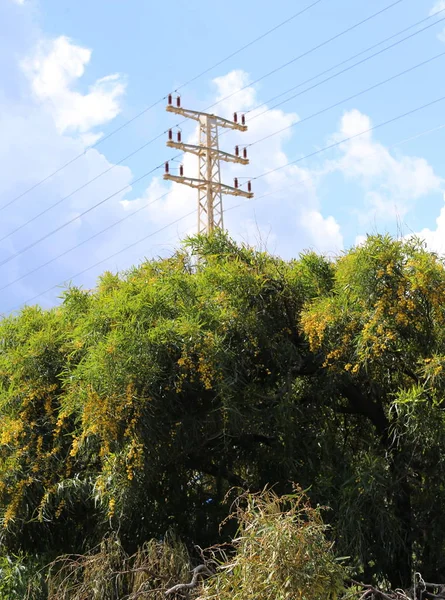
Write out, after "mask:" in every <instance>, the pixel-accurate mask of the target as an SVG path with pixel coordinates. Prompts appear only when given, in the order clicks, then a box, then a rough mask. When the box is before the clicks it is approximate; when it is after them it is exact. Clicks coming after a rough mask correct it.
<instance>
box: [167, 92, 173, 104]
mask: <svg viewBox="0 0 445 600" xmlns="http://www.w3.org/2000/svg"><path fill="white" fill-rule="evenodd" d="M168 103H169V104H170V105H171V104H172V103H173V98H172V95H171V94H169V95H168Z"/></svg>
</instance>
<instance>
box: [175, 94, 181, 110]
mask: <svg viewBox="0 0 445 600" xmlns="http://www.w3.org/2000/svg"><path fill="white" fill-rule="evenodd" d="M176 106H177V107H178V108H181V96H178V97H177V98H176Z"/></svg>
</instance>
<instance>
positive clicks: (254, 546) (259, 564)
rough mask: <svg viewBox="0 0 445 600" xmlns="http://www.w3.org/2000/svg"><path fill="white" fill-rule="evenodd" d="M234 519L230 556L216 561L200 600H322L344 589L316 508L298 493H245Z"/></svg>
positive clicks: (324, 528)
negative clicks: (235, 524) (215, 571)
mask: <svg viewBox="0 0 445 600" xmlns="http://www.w3.org/2000/svg"><path fill="white" fill-rule="evenodd" d="M232 517H233V518H236V520H237V522H238V531H237V534H236V538H235V540H234V542H233V545H234V553H233V554H231V555H230V556H224V559H223V560H222V561H220V564H219V567H218V571H217V574H216V575H215V576H214V577H211V578H210V579H209V580H207V581H206V582H205V584H204V588H203V592H202V593H201V595H200V597H199V598H200V600H204V599H210V598H218V599H219V600H256V599H257V598H263V599H264V600H285V599H286V600H294V599H295V600H326V599H329V598H331V599H334V598H337V597H338V595H339V594H340V593H341V592H342V591H343V590H344V582H345V579H346V571H345V570H344V569H343V567H342V566H341V563H340V562H339V561H338V560H335V557H334V554H333V551H332V544H331V543H329V542H328V541H327V540H326V538H325V532H326V526H325V525H324V524H323V521H322V518H321V515H320V509H314V508H312V507H311V506H310V504H309V502H308V500H307V498H306V497H305V495H304V494H303V493H302V492H301V491H300V490H298V489H296V490H295V493H294V494H291V495H290V494H289V495H287V496H281V497H279V496H277V495H276V494H275V493H274V492H272V491H270V490H265V491H263V492H261V493H258V494H245V495H244V496H242V497H241V498H239V499H238V501H237V503H236V512H235V514H234V515H232Z"/></svg>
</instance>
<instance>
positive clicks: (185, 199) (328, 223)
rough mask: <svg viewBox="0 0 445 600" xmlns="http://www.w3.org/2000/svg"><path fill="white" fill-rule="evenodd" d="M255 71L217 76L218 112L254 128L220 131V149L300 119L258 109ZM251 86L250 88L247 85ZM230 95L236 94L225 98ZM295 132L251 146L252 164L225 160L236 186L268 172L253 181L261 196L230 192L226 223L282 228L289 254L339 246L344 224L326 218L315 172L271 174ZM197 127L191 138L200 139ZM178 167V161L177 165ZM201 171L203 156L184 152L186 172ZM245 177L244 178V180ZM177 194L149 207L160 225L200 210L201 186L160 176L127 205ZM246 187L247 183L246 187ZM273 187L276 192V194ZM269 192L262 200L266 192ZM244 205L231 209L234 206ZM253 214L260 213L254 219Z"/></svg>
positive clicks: (248, 231)
mask: <svg viewBox="0 0 445 600" xmlns="http://www.w3.org/2000/svg"><path fill="white" fill-rule="evenodd" d="M248 82H249V76H248V74H247V73H245V72H244V71H241V70H236V71H231V72H230V73H228V74H227V75H225V76H221V77H217V78H216V79H214V80H213V85H214V86H215V88H216V101H220V100H221V99H222V102H220V103H219V104H218V106H217V107H215V108H212V109H211V110H212V111H215V112H216V113H217V114H219V115H221V116H224V117H227V118H232V115H233V113H234V112H238V113H239V114H241V113H243V112H246V111H251V112H249V113H248V114H247V125H248V128H249V129H248V132H246V133H240V132H232V131H230V130H225V131H221V132H220V148H221V150H226V151H228V152H233V148H234V146H235V145H240V146H243V145H245V144H249V143H251V142H253V141H255V140H258V139H260V138H263V137H265V136H267V135H268V134H269V133H272V132H275V131H277V130H281V129H284V128H286V127H288V126H289V125H291V124H292V123H295V122H296V121H297V120H298V115H296V114H295V113H285V112H283V111H281V110H272V111H270V112H268V113H267V115H266V114H265V115H262V114H261V113H262V112H263V111H264V110H265V108H266V107H264V106H263V107H262V108H261V109H259V110H254V109H253V108H254V106H255V105H257V104H258V98H257V92H256V90H255V88H253V87H252V86H248ZM246 86H247V87H246ZM243 87H246V89H244V90H243V91H242V92H241V93H237V94H234V95H232V94H233V92H235V91H236V90H239V89H241V88H243ZM226 96H231V97H230V98H228V99H227V100H224V98H225V97H226ZM291 135H292V132H291V131H290V130H289V129H287V130H285V131H283V132H282V133H280V134H279V135H275V136H274V137H272V138H270V139H269V140H267V142H265V143H264V144H257V145H254V146H252V147H251V148H249V158H250V161H251V164H250V165H249V166H240V165H233V164H226V163H222V164H221V166H222V181H223V182H225V183H227V184H229V185H233V178H234V177H238V178H239V179H240V181H241V182H245V181H246V180H247V179H248V178H254V177H256V176H258V175H261V176H262V177H261V178H260V179H258V180H256V179H254V180H253V191H254V193H255V197H256V198H258V200H256V199H254V200H251V201H246V200H243V199H242V198H238V197H235V198H234V197H230V196H226V197H225V198H224V200H223V201H224V207H225V209H226V210H225V215H224V219H225V222H224V224H225V227H226V228H227V229H228V230H229V231H230V233H231V234H232V235H233V236H234V237H236V238H237V239H240V240H245V239H246V236H247V238H249V239H252V222H253V221H254V222H255V228H256V229H258V230H259V231H262V232H265V231H269V230H270V229H273V230H274V231H280V235H279V243H278V242H277V247H278V250H279V251H280V253H281V254H283V255H288V256H295V255H296V254H298V252H299V251H300V250H302V249H303V248H305V247H314V248H319V249H320V250H322V251H333V252H335V251H337V250H338V249H341V248H342V247H343V239H342V236H341V233H340V228H339V226H338V224H337V223H336V222H335V219H334V218H333V217H327V218H325V217H324V216H323V215H322V213H321V212H320V207H319V203H318V199H317V194H316V184H315V181H314V179H313V176H312V174H311V172H310V171H308V170H306V169H302V168H300V167H297V166H295V165H294V166H292V165H290V166H287V167H284V168H280V170H279V171H276V172H275V173H271V174H267V175H265V176H263V174H266V173H267V172H268V171H270V170H273V169H275V168H277V167H282V166H283V165H285V164H286V163H287V162H288V161H289V157H288V156H287V155H286V152H285V151H284V147H283V146H284V143H285V142H286V141H287V140H288V139H289V138H290V137H291ZM196 137H197V132H196V130H195V131H194V132H193V133H192V134H191V136H190V138H189V139H188V140H187V141H188V142H190V143H194V142H195V143H196ZM171 167H172V168H173V169H175V163H172V164H171ZM197 171H198V165H197V159H196V157H194V156H193V155H190V154H188V155H186V156H185V157H184V174H185V175H186V176H187V175H188V176H191V177H196V176H197ZM242 178H244V179H242ZM169 189H170V190H171V193H170V194H169V195H168V197H167V198H165V199H164V200H162V202H159V203H156V204H153V206H152V207H150V208H149V209H148V211H149V213H150V218H151V219H152V221H153V222H154V223H156V224H157V225H158V226H162V224H164V223H167V222H169V221H171V220H174V219H175V218H177V217H178V216H179V215H181V214H185V213H187V212H188V211H190V210H194V209H195V207H196V205H197V192H196V190H194V189H192V188H189V187H187V186H184V185H180V184H176V183H173V184H172V185H171V186H170V185H166V184H165V183H164V182H162V181H161V180H160V179H159V178H155V179H154V180H153V181H152V183H151V185H150V186H149V188H148V189H147V191H146V194H144V196H143V197H142V198H140V199H139V200H138V201H136V203H134V202H131V203H126V208H127V209H129V208H130V209H132V208H134V207H135V206H141V205H142V204H143V203H146V202H147V201H148V202H151V201H153V200H154V199H155V198H157V197H159V196H160V195H162V194H163V193H165V192H167V191H168V190H169ZM244 189H245V188H244ZM271 192H273V193H271ZM263 195H264V196H265V197H264V199H262V198H261V197H262V196H263ZM239 204H241V205H242V206H241V207H239V208H237V209H236V210H231V207H233V206H234V205H239ZM252 214H254V215H255V217H254V219H253V218H252ZM184 227H185V230H186V231H187V232H188V233H193V232H194V231H196V214H194V215H193V216H191V217H189V218H188V220H186V221H185V223H184Z"/></svg>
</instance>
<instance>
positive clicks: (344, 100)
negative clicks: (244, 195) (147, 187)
mask: <svg viewBox="0 0 445 600" xmlns="http://www.w3.org/2000/svg"><path fill="white" fill-rule="evenodd" d="M442 56H445V51H444V52H441V53H439V54H437V55H435V56H432V57H430V58H429V59H427V60H424V61H422V62H420V63H418V64H416V65H414V66H412V67H409V68H408V69H405V70H404V71H401V72H400V73H396V74H395V75H392V76H391V77H389V78H387V79H385V80H383V81H380V82H378V83H376V84H374V85H372V86H370V87H368V88H366V89H365V90H361V91H360V92H357V93H356V94H353V95H352V96H348V97H347V98H346V99H343V100H340V101H339V102H336V103H334V104H332V105H330V106H328V107H326V108H324V109H322V110H319V111H317V112H316V113H313V114H311V115H308V116H307V117H305V118H303V119H301V120H300V121H297V122H296V123H293V124H291V125H289V126H287V127H283V128H281V129H279V130H278V131H275V132H272V133H270V134H268V135H267V136H264V137H263V138H261V139H259V140H256V141H255V142H252V143H250V144H248V147H251V146H254V145H256V144H259V143H262V142H264V141H266V140H268V139H270V138H271V137H273V136H275V135H278V134H279V133H281V132H283V131H285V130H287V129H290V128H292V127H294V126H296V125H299V124H300V123H303V122H305V121H308V120H309V119H312V118H315V117H317V116H319V115H321V114H323V113H325V112H327V111H329V110H331V109H333V108H335V107H337V106H340V105H341V104H344V103H345V102H347V101H349V100H351V99H353V98H357V97H358V96H361V95H363V94H365V93H366V92H369V91H371V90H374V89H376V88H378V87H380V86H382V85H384V84H386V83H388V82H390V81H394V80H395V79H397V78H398V77H401V76H402V75H405V74H406V73H410V72H411V71H414V70H415V69H418V68H420V67H422V66H424V65H426V64H429V63H431V62H432V61H434V60H436V59H438V58H440V57H442ZM178 156H179V155H176V156H174V157H173V158H172V159H170V160H174V159H176V158H177V157H178ZM301 160H303V159H301ZM163 165H164V163H161V164H160V165H158V166H156V167H155V168H154V169H152V170H151V171H148V172H147V173H145V174H144V175H142V177H139V178H138V179H136V180H134V181H133V182H132V183H131V184H128V185H127V186H125V187H124V188H122V189H120V190H119V191H117V192H115V193H114V194H111V195H110V196H107V198H105V199H103V200H101V201H100V202H98V203H96V204H95V205H93V206H91V207H90V208H88V209H87V210H85V211H83V212H82V213H80V214H79V215H76V216H75V217H72V218H71V219H69V220H68V221H65V223H63V224H62V225H59V226H58V227H56V228H55V229H53V230H52V231H50V232H48V233H46V234H45V235H43V236H42V237H40V238H38V239H37V240H35V241H33V242H31V243H30V244H28V245H27V246H25V247H24V248H22V249H21V250H18V251H17V252H15V253H13V254H12V255H10V256H8V257H7V258H5V259H3V260H2V261H0V267H2V266H3V265H5V264H7V263H8V262H10V261H11V260H13V259H14V258H17V257H18V256H20V255H21V254H23V253H24V252H26V251H28V250H30V249H31V248H34V247H35V246H37V244H39V243H40V242H42V241H44V240H46V239H48V238H49V237H50V236H52V235H54V234H55V233H58V232H59V231H60V230H61V229H63V228H65V227H67V226H68V225H70V224H71V223H73V222H74V221H76V220H77V219H79V218H81V217H82V216H84V215H85V214H87V213H89V212H91V211H92V210H94V209H95V208H97V207H98V206H100V205H102V204H103V203H104V202H106V201H108V200H110V199H111V198H113V197H114V196H116V195H117V194H119V193H121V192H122V191H125V190H127V189H129V188H131V187H132V185H133V184H134V183H137V182H138V181H140V180H141V179H144V178H145V177H147V176H148V175H150V174H151V173H153V172H154V171H156V170H158V169H160V168H161V167H162V166H163ZM263 176H264V174H263V175H259V176H257V177H252V178H250V179H251V180H252V181H253V180H255V179H259V178H260V177H263Z"/></svg>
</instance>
